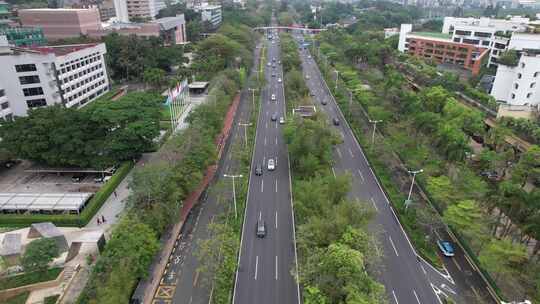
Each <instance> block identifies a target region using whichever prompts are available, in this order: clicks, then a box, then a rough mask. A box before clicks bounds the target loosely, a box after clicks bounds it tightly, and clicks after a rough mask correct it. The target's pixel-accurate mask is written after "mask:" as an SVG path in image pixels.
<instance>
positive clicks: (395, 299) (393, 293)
mask: <svg viewBox="0 0 540 304" xmlns="http://www.w3.org/2000/svg"><path fill="white" fill-rule="evenodd" d="M392 295H394V301H396V303H399V302H398V300H397V297H396V293H395V292H394V290H392Z"/></svg>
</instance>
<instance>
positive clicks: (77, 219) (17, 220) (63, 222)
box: [0, 161, 133, 227]
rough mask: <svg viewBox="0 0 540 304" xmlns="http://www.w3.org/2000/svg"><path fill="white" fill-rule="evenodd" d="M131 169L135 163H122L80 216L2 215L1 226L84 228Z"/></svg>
mask: <svg viewBox="0 0 540 304" xmlns="http://www.w3.org/2000/svg"><path fill="white" fill-rule="evenodd" d="M131 168H133V162H131V161H126V162H124V163H122V165H121V166H120V168H118V170H117V171H116V173H115V174H114V175H113V176H112V177H111V179H110V180H109V181H108V182H107V183H105V184H104V185H103V186H102V187H101V189H99V191H97V192H96V193H95V194H94V196H92V198H91V199H90V202H88V205H87V206H86V208H84V210H83V212H81V214H80V215H74V214H55V215H48V214H31V215H24V214H2V215H0V223H2V224H1V225H2V226H4V227H25V226H29V225H30V224H33V223H40V222H52V223H54V224H55V225H57V226H62V227H83V226H85V225H86V224H87V223H88V222H89V221H90V220H91V219H92V217H93V216H94V215H95V214H96V213H97V212H98V210H99V209H100V208H101V206H103V204H104V203H105V201H106V200H107V199H108V198H109V196H110V195H111V194H112V193H113V191H114V190H115V189H116V187H118V185H119V184H120V182H122V180H124V178H125V177H126V175H127V174H128V173H129V171H130V170H131Z"/></svg>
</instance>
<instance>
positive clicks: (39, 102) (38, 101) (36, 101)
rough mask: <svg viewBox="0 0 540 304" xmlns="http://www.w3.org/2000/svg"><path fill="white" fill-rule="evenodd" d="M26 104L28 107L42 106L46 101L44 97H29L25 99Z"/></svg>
mask: <svg viewBox="0 0 540 304" xmlns="http://www.w3.org/2000/svg"><path fill="white" fill-rule="evenodd" d="M26 105H27V106H28V107H29V108H37V107H43V106H46V105H47V101H45V98H39V99H30V100H27V101H26Z"/></svg>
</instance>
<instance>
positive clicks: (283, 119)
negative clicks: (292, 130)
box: [279, 116, 285, 124]
mask: <svg viewBox="0 0 540 304" xmlns="http://www.w3.org/2000/svg"><path fill="white" fill-rule="evenodd" d="M279 123H280V124H284V123H285V118H283V116H281V117H280V118H279Z"/></svg>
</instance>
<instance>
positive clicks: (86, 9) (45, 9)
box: [19, 8, 94, 13]
mask: <svg viewBox="0 0 540 304" xmlns="http://www.w3.org/2000/svg"><path fill="white" fill-rule="evenodd" d="M90 10H94V9H92V8H27V9H21V10H19V12H21V11H25V12H62V13H65V12H86V11H90Z"/></svg>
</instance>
